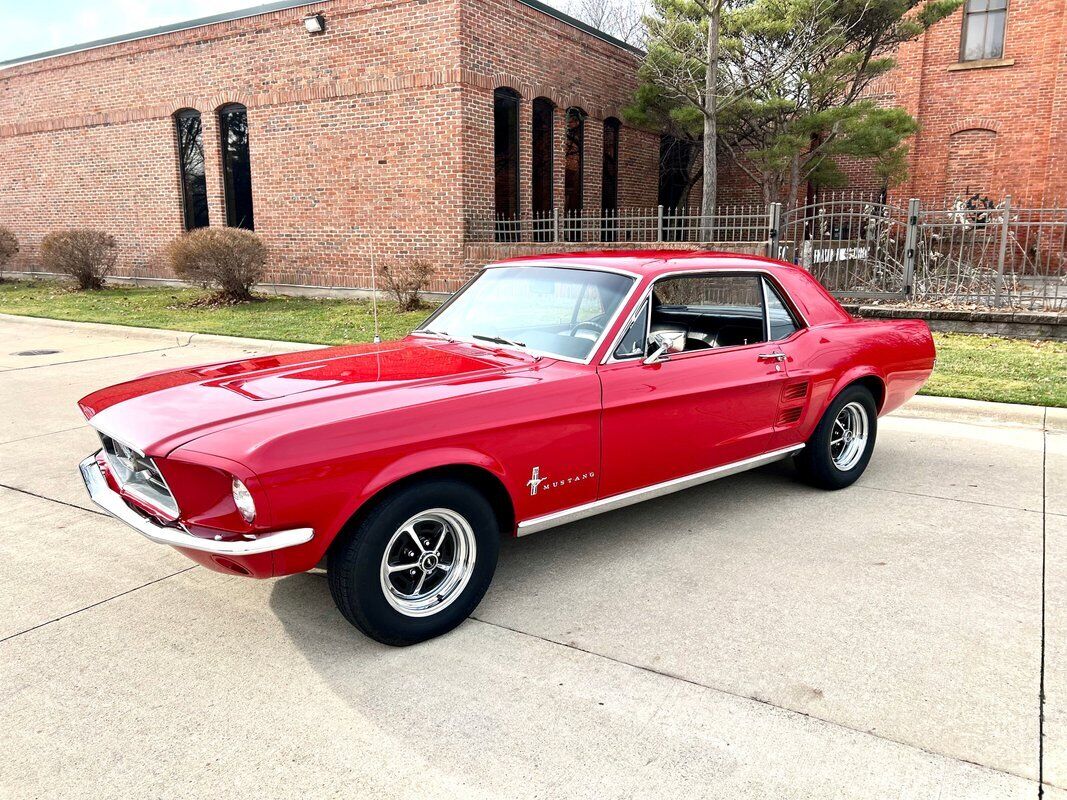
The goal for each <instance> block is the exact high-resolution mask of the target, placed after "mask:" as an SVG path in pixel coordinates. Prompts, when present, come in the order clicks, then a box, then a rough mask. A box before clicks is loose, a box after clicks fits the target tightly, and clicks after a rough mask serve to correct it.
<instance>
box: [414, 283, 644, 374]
mask: <svg viewBox="0 0 1067 800" xmlns="http://www.w3.org/2000/svg"><path fill="white" fill-rule="evenodd" d="M633 282H634V278H632V277H630V276H628V275H618V274H616V273H614V272H599V271H596V270H587V269H572V268H561V267H525V266H523V267H493V268H492V269H487V270H485V271H484V272H483V273H482V274H481V275H479V276H478V278H477V279H476V280H475V281H474V282H473V283H471V284H469V285H468V286H467V288H466V289H464V290H463V291H462V292H461V293H460V294H458V295H457V296H456V297H454V298H453V299H452V300H451V301H450V302H449V303H447V304H446V305H444V306H442V307H441V308H440V309H439V310H438V311H437V313H435V314H434V315H433V316H431V317H430V318H429V319H428V320H426V322H425V323H423V325H422V326H421V327H420V328H419V330H418V331H417V332H421V333H437V334H441V335H446V336H450V337H454V338H456V339H466V340H468V341H475V342H478V341H483V342H488V343H492V344H500V345H504V346H507V347H514V348H519V349H525V350H531V351H534V352H539V353H547V354H550V355H556V356H563V357H564V358H575V359H580V360H584V359H586V358H588V357H589V354H590V353H591V352H592V351H593V348H594V347H595V346H596V343H597V342H598V341H599V340H600V337H601V335H602V334H603V333H604V329H605V328H606V327H607V325H608V324H609V323H610V322H611V320H612V319H613V318H614V316H615V312H616V311H617V310H618V308H619V305H620V304H621V303H622V301H623V298H624V297H625V296H626V293H627V292H628V291H629V290H630V287H631V286H632V285H633Z"/></svg>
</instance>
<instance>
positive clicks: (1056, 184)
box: [891, 0, 1067, 204]
mask: <svg viewBox="0 0 1067 800" xmlns="http://www.w3.org/2000/svg"><path fill="white" fill-rule="evenodd" d="M962 16H963V12H962V10H960V11H957V12H956V13H954V14H953V15H951V16H950V17H948V18H947V19H945V20H942V21H941V22H939V23H938V24H937V25H935V26H934V27H932V28H931V29H930V30H929V31H927V32H926V34H925V35H924V36H923V37H922V39H920V40H919V41H917V42H914V43H911V44H909V45H908V46H907V47H906V48H904V49H902V51H901V53H900V54H899V57H898V67H897V69H896V70H895V71H894V74H893V75H892V76H891V79H892V80H893V82H894V83H895V84H896V85H897V86H898V90H897V102H898V103H899V104H900V105H902V106H903V107H904V108H907V109H908V111H910V112H911V114H912V115H913V116H915V117H916V118H917V119H918V121H919V124H920V126H921V128H920V131H919V133H918V135H917V136H916V137H914V140H913V142H912V144H911V153H910V169H909V179H908V181H907V182H906V183H905V184H904V185H903V186H901V187H899V188H898V189H897V190H896V191H895V194H897V195H910V196H915V197H920V198H923V199H930V200H943V199H952V198H953V197H955V196H957V195H960V196H963V197H964V198H966V196H968V195H969V194H973V193H974V192H978V193H980V194H986V195H989V196H990V197H991V198H993V199H994V200H997V201H999V200H1000V199H1001V198H1002V197H1003V195H1005V194H1008V193H1011V194H1012V195H1013V197H1014V198H1015V200H1016V201H1017V202H1018V203H1028V204H1036V203H1040V202H1041V201H1042V199H1045V200H1051V199H1053V198H1059V199H1061V200H1062V199H1064V198H1067V175H1065V173H1064V170H1063V169H1062V166H1063V160H1062V159H1063V153H1062V146H1061V147H1059V148H1058V150H1059V152H1057V146H1056V137H1057V136H1060V137H1062V136H1063V131H1064V125H1065V123H1064V111H1065V110H1067V72H1065V70H1064V67H1065V65H1067V4H1064V2H1063V0H1015V1H1014V2H1011V3H1009V8H1008V14H1007V27H1006V33H1005V40H1004V58H1003V59H1002V60H1001V61H1000V62H989V63H988V64H985V65H983V64H981V63H975V62H970V63H962V64H961V63H959V48H960V32H961V25H962ZM1061 141H1062V140H1061Z"/></svg>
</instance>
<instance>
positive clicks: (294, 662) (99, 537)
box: [0, 318, 1067, 800]
mask: <svg viewBox="0 0 1067 800" xmlns="http://www.w3.org/2000/svg"><path fill="white" fill-rule="evenodd" d="M0 343H2V347H0V534H2V535H0V611H2V613H0V752H2V753H3V757H2V758H0V797H4V798H9V797H10V798H23V797H25V798H30V797H34V798H37V797H57V798H59V797H62V798H68V797H211V798H215V797H228V796H234V795H237V794H238V793H248V794H249V795H251V796H257V797H290V796H292V797H299V798H305V799H306V798H319V797H334V796H345V797H361V798H362V797H405V798H407V797H450V798H451V797H486V798H499V797H540V798H555V797H594V798H614V797H653V796H655V797H709V798H734V797H766V798H808V797H810V798H826V797H850V798H893V799H896V798H900V799H904V798H907V799H908V800H912V799H913V798H931V799H936V798H942V799H943V800H947V798H976V797H982V798H1033V797H1037V795H1038V782H1037V781H1038V776H1039V774H1043V776H1044V780H1045V781H1046V785H1045V787H1044V791H1045V795H1046V796H1048V797H1059V798H1061V800H1062V799H1063V798H1067V791H1062V790H1064V789H1067V492H1065V491H1064V486H1065V485H1067V434H1064V433H1058V432H1054V431H1049V430H1043V429H1042V426H1041V425H1040V424H1035V425H1007V426H991V425H976V424H963V423H959V422H947V421H938V420H933V419H923V418H910V417H906V416H899V415H898V416H893V417H890V418H888V419H885V420H883V422H882V426H881V429H880V431H879V442H878V449H877V451H876V453H875V457H874V459H873V461H872V462H871V465H870V468H869V469H868V471H867V473H866V474H865V475H864V477H863V478H862V480H861V481H860V482H859V483H858V484H857V485H856V486H855V487H853V488H851V489H848V490H846V491H843V492H837V493H832V494H831V493H824V492H819V491H816V490H813V489H809V488H807V487H805V486H802V485H800V484H799V483H797V482H795V481H794V480H793V478H792V475H791V470H790V468H789V467H788V466H787V465H775V466H774V467H771V468H767V469H763V470H760V471H757V472H753V473H749V474H746V475H740V476H736V477H733V478H729V479H726V480H723V481H720V482H718V483H713V484H709V485H707V486H705V487H701V488H698V489H693V490H690V491H688V492H685V493H682V494H679V495H674V496H672V497H667V498H663V499H660V500H656V501H652V502H649V503H646V504H644V505H641V506H637V507H635V508H631V509H627V510H624V511H621V512H615V513H612V514H608V515H604V516H601V517H598V518H594V519H591V520H587V521H584V522H581V523H577V524H574V525H570V526H568V527H565V528H559V529H555V530H552V531H548V532H545V533H541V534H538V535H536V536H532V537H529V538H526V539H522V540H509V541H508V542H506V543H505V546H504V547H503V549H502V552H501V558H500V566H499V569H498V572H497V576H496V579H495V581H494V583H493V587H492V588H491V589H490V592H489V594H488V595H487V597H486V598H485V601H484V602H483V603H482V605H481V607H480V608H479V609H478V611H477V613H476V616H475V618H474V619H471V620H470V621H468V622H467V623H465V624H464V625H462V626H461V627H460V628H459V629H458V630H456V631H455V632H454V633H452V634H450V635H448V636H445V637H442V638H440V639H437V640H435V641H431V642H428V643H425V644H423V645H419V646H416V647H412V648H407V649H401V650H397V649H391V648H387V647H384V646H381V645H378V644H376V643H375V642H372V641H370V640H368V639H366V638H364V637H363V636H362V635H361V634H360V633H359V632H358V631H356V630H355V629H354V628H352V627H350V626H349V625H348V624H347V623H346V622H345V621H344V620H343V619H342V618H341V616H340V614H339V613H337V612H336V611H335V609H334V606H333V603H332V601H331V600H330V597H329V592H328V590H327V587H326V581H325V576H324V575H323V574H321V573H309V574H305V575H297V576H293V577H289V578H283V579H279V580H273V581H262V582H257V581H251V580H247V579H238V578H231V577H226V576H223V575H219V574H215V573H212V572H208V571H205V570H203V569H201V568H198V567H193V566H192V564H191V562H188V561H186V560H185V559H184V558H182V557H181V556H179V555H177V554H176V553H174V552H173V551H171V550H169V549H167V548H164V547H159V546H156V545H153V544H150V543H148V542H147V541H145V540H143V539H141V538H140V537H139V536H137V534H136V533H134V532H133V531H131V530H129V529H127V528H125V527H123V526H122V525H121V524H119V523H117V522H115V521H113V520H111V519H110V518H108V517H105V516H102V515H101V514H99V513H97V512H96V511H94V510H92V508H90V506H89V504H88V502H87V500H86V498H85V496H84V490H83V489H82V487H81V486H80V483H79V481H78V478H77V477H76V475H75V467H76V464H77V462H78V461H79V459H80V458H82V457H83V456H84V455H85V454H86V453H88V452H90V451H91V450H92V449H94V447H95V437H94V436H93V434H92V433H91V431H90V430H89V429H88V428H87V427H86V426H85V425H84V423H83V422H82V419H81V417H80V415H79V413H78V411H77V409H76V407H75V401H76V400H77V398H79V397H80V396H82V395H83V394H85V393H86V392H88V391H89V390H91V389H93V388H96V387H99V386H101V385H104V384H108V383H114V382H117V381H120V380H123V379H126V378H129V377H133V376H135V375H138V374H141V373H144V372H148V371H151V370H157V369H163V368H166V367H171V366H174V367H176V366H180V365H187V364H192V363H200V362H207V361H217V360H222V359H230V358H234V357H240V356H242V355H244V354H251V353H253V352H263V350H264V349H270V345H263V344H248V343H241V342H226V341H223V340H220V339H218V338H212V337H190V336H189V335H188V334H186V335H183V336H175V335H168V334H161V333H156V332H151V333H149V332H142V331H137V330H134V329H130V330H123V329H120V328H105V327H103V326H80V327H79V326H71V325H57V324H55V323H47V322H42V321H32V320H25V321H18V320H12V319H10V318H8V319H0ZM29 350H56V351H58V352H56V353H51V354H42V355H13V354H15V353H19V352H22V351H29ZM1035 419H1036V420H1037V421H1038V422H1040V419H1041V417H1040V414H1038V415H1037V416H1036V418H1035ZM1042 682H1043V687H1044V693H1045V697H1046V700H1045V703H1044V732H1045V739H1044V746H1043V760H1042V759H1041V758H1040V757H1039V754H1040V753H1041V752H1042V748H1041V747H1040V745H1039V717H1040V714H1041V706H1040V703H1039V696H1040V694H1041V690H1042ZM1056 787H1059V788H1058V789H1057V788H1056Z"/></svg>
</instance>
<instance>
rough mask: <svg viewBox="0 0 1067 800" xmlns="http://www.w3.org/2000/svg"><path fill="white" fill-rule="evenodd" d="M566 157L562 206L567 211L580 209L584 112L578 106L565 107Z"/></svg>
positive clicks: (583, 156) (583, 170)
mask: <svg viewBox="0 0 1067 800" xmlns="http://www.w3.org/2000/svg"><path fill="white" fill-rule="evenodd" d="M566 158H567V161H566V168H565V171H564V181H563V184H564V186H563V191H564V198H563V207H564V208H565V209H566V210H567V211H581V210H582V176H583V174H584V172H585V112H584V111H582V110H581V109H580V108H568V109H567V150H566Z"/></svg>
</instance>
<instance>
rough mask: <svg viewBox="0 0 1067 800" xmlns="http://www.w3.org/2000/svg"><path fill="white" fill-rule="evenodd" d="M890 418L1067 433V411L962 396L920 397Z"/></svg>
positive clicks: (906, 404)
mask: <svg viewBox="0 0 1067 800" xmlns="http://www.w3.org/2000/svg"><path fill="white" fill-rule="evenodd" d="M889 416H893V417H908V418H911V419H936V420H942V421H946V422H963V423H967V424H970V425H992V426H996V427H1000V428H1003V427H1012V428H1031V429H1036V430H1047V431H1067V408H1053V407H1046V406H1026V405H1016V404H1013V403H991V402H988V401H985V400H965V399H962V398H958V397H929V396H925V395H916V396H915V397H913V398H911V399H910V400H909V401H908V402H907V403H905V404H904V405H903V406H901V407H900V408H898V409H897V410H896V411H893V412H892V413H891V414H890V415H889Z"/></svg>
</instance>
